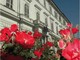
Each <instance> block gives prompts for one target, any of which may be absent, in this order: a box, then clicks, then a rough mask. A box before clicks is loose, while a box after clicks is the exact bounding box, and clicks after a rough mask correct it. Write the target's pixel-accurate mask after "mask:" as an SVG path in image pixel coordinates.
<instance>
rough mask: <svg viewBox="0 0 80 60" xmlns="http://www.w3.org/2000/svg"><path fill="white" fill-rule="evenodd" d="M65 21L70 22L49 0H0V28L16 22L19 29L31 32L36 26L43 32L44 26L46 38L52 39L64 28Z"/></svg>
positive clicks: (58, 36) (58, 35)
mask: <svg viewBox="0 0 80 60" xmlns="http://www.w3.org/2000/svg"><path fill="white" fill-rule="evenodd" d="M67 22H69V23H70V21H69V20H68V19H67V17H66V16H65V15H64V14H63V13H62V12H61V11H60V9H59V8H58V7H57V6H56V4H55V3H54V2H52V1H51V0H0V29H2V28H4V27H10V25H11V24H18V25H19V28H20V30H27V31H32V32H33V31H34V28H37V29H38V30H39V32H41V33H43V34H44V32H43V29H44V27H46V28H48V32H47V33H46V32H45V33H46V36H48V40H50V41H54V40H55V39H54V38H55V37H57V38H60V34H59V33H58V31H59V30H60V29H63V28H66V23H67ZM45 30H46V29H45ZM46 40H47V37H46ZM43 42H46V41H43Z"/></svg>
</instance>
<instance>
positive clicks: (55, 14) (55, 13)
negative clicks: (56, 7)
mask: <svg viewBox="0 0 80 60" xmlns="http://www.w3.org/2000/svg"><path fill="white" fill-rule="evenodd" d="M54 16H55V18H56V19H57V17H58V15H57V12H55V11H54Z"/></svg>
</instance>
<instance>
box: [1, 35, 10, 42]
mask: <svg viewBox="0 0 80 60" xmlns="http://www.w3.org/2000/svg"><path fill="white" fill-rule="evenodd" d="M3 41H4V42H6V43H8V42H9V41H10V40H9V37H8V36H6V34H1V35H0V42H3Z"/></svg>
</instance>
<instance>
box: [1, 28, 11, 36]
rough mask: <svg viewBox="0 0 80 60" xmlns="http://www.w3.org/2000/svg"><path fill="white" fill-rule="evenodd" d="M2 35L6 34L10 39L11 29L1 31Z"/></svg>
mask: <svg viewBox="0 0 80 60" xmlns="http://www.w3.org/2000/svg"><path fill="white" fill-rule="evenodd" d="M1 34H5V35H7V36H8V37H10V36H11V31H10V29H9V28H7V27H5V28H4V29H2V30H1Z"/></svg>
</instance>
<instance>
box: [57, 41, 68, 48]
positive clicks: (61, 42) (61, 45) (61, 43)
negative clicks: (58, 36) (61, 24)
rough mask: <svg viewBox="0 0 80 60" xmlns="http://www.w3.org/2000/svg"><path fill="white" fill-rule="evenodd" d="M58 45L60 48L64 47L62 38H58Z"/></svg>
mask: <svg viewBox="0 0 80 60" xmlns="http://www.w3.org/2000/svg"><path fill="white" fill-rule="evenodd" d="M58 46H59V48H60V49H64V48H65V47H66V43H65V42H64V41H63V40H59V42H58Z"/></svg>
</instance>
